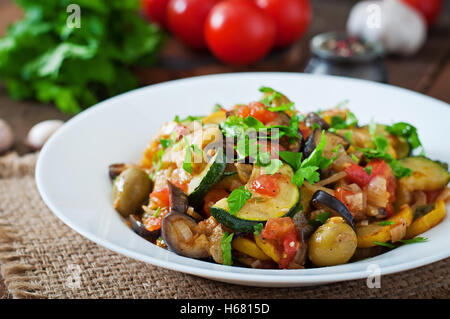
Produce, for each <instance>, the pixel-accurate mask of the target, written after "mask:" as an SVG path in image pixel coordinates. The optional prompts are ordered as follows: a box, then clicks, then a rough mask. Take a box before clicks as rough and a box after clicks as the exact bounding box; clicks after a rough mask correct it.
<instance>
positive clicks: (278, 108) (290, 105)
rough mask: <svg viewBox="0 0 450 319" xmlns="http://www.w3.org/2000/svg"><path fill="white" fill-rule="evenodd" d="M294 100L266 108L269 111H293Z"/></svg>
mask: <svg viewBox="0 0 450 319" xmlns="http://www.w3.org/2000/svg"><path fill="white" fill-rule="evenodd" d="M294 105H295V103H294V102H290V103H288V104H282V105H280V106H273V107H269V108H268V110H269V111H270V112H284V111H293V110H294Z"/></svg>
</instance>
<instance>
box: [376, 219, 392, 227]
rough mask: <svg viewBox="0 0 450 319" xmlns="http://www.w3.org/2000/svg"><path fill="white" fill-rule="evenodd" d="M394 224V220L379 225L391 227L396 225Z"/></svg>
mask: <svg viewBox="0 0 450 319" xmlns="http://www.w3.org/2000/svg"><path fill="white" fill-rule="evenodd" d="M394 224H395V222H394V221H392V220H385V221H382V222H379V223H378V225H380V226H390V225H394Z"/></svg>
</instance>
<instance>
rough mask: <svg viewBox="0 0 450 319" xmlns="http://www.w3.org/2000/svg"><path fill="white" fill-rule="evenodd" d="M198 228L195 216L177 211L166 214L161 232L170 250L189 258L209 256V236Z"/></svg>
mask: <svg viewBox="0 0 450 319" xmlns="http://www.w3.org/2000/svg"><path fill="white" fill-rule="evenodd" d="M196 229H197V222H196V221H195V220H194V219H193V218H191V217H190V216H188V215H186V214H181V213H177V212H173V213H170V214H167V215H166V216H164V218H163V220H162V223H161V234H162V237H163V239H164V241H165V243H166V244H167V247H168V248H169V250H171V251H173V252H174V253H176V254H178V255H181V256H185V257H189V258H196V259H202V258H207V257H209V241H208V238H207V237H206V235H204V234H201V235H199V234H197V230H196Z"/></svg>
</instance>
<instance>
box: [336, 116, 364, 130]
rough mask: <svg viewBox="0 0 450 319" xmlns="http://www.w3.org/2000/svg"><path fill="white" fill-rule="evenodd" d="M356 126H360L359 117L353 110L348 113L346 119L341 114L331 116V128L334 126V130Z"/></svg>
mask: <svg viewBox="0 0 450 319" xmlns="http://www.w3.org/2000/svg"><path fill="white" fill-rule="evenodd" d="M356 126H358V119H357V118H356V116H355V114H353V113H352V112H348V113H347V117H346V119H344V118H343V117H342V116H340V115H336V116H333V117H332V118H331V123H330V128H333V129H334V130H342V129H346V128H349V127H356Z"/></svg>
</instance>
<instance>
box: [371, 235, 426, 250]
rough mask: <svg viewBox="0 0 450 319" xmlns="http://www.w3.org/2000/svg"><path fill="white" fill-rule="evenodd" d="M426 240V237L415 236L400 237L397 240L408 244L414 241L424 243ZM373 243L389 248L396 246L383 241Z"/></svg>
mask: <svg viewBox="0 0 450 319" xmlns="http://www.w3.org/2000/svg"><path fill="white" fill-rule="evenodd" d="M427 241H428V238H425V237H416V238H412V239H402V240H400V241H399V242H400V243H402V244H404V245H410V244H415V243H425V242H427ZM373 243H374V244H375V245H378V246H383V247H387V248H391V249H393V248H396V247H398V246H397V245H395V244H393V243H383V242H379V241H374V242H373Z"/></svg>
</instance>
